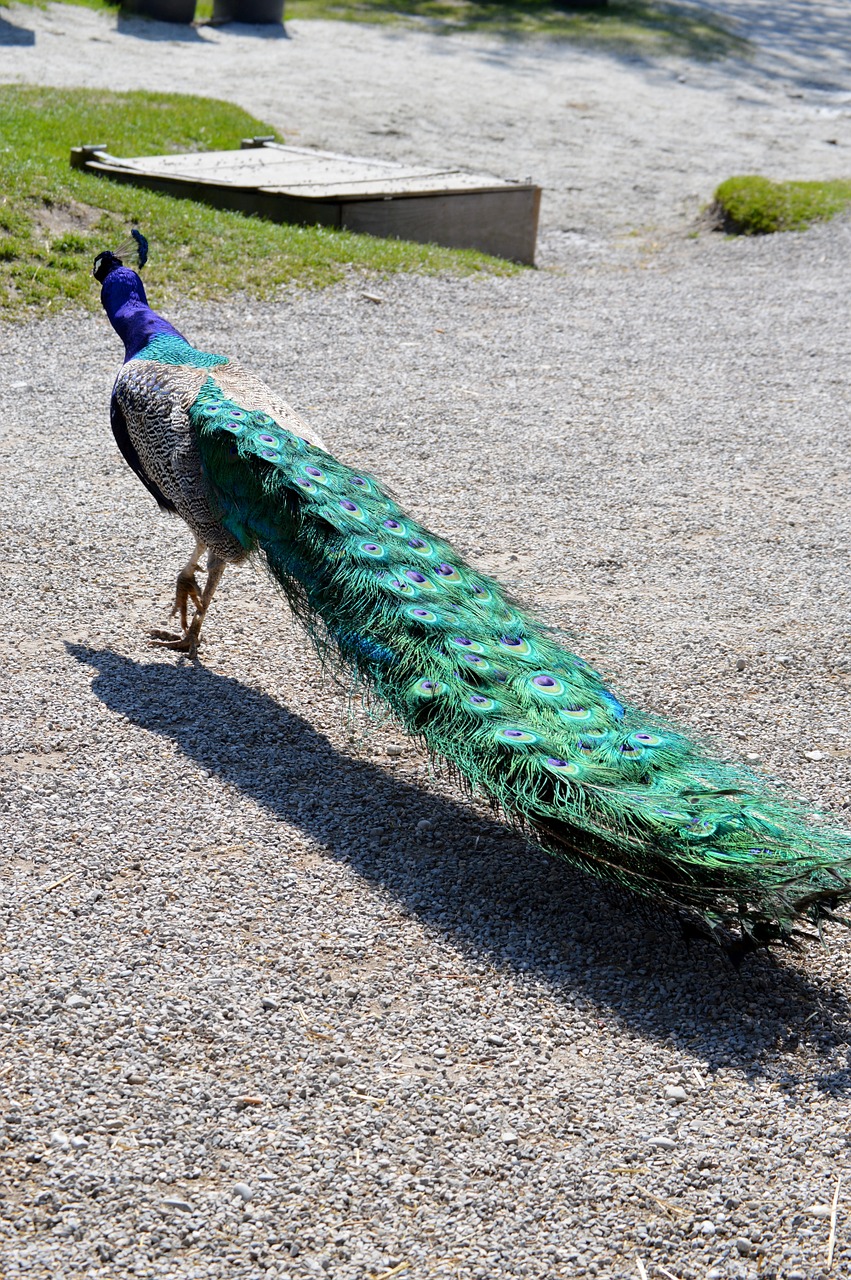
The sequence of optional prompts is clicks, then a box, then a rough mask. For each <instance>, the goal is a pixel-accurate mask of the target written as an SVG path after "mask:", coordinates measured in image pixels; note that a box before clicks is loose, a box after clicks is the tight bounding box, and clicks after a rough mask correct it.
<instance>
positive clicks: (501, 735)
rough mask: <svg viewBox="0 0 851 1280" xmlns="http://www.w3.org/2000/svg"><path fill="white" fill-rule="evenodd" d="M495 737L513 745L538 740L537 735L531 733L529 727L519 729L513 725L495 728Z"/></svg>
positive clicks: (523, 744) (522, 744)
mask: <svg viewBox="0 0 851 1280" xmlns="http://www.w3.org/2000/svg"><path fill="white" fill-rule="evenodd" d="M496 737H497V738H498V739H499V740H500V741H501V742H508V743H510V744H511V746H513V747H517V746H525V745H526V744H527V743H530V742H537V741H538V735H537V734H536V733H533V732H532V730H531V729H520V728H516V727H513V726H509V727H508V728H503V729H497V731H496Z"/></svg>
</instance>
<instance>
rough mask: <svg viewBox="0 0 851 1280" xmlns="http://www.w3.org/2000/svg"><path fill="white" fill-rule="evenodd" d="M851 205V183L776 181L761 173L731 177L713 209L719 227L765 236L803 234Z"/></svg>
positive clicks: (732, 232)
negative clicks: (798, 232)
mask: <svg viewBox="0 0 851 1280" xmlns="http://www.w3.org/2000/svg"><path fill="white" fill-rule="evenodd" d="M849 205H851V180H847V179H841V178H837V179H834V180H833V181H830V182H772V181H771V179H770V178H763V177H761V176H760V175H759V174H746V175H743V176H742V177H736V178H728V179H727V181H726V182H722V183H721V185H720V187H719V188H718V190H717V191H716V192H715V200H714V203H713V206H712V211H713V214H714V216H715V218H716V220H717V223H718V225H719V227H720V228H721V229H722V230H724V231H727V232H730V233H731V234H733V235H745V236H764V235H769V234H770V233H771V232H773V231H803V230H805V228H807V227H808V226H809V225H810V224H811V223H812V222H826V221H827V220H828V219H829V218H833V217H834V216H835V215H836V214H837V213H842V211H843V210H844V209H847V208H848V207H849Z"/></svg>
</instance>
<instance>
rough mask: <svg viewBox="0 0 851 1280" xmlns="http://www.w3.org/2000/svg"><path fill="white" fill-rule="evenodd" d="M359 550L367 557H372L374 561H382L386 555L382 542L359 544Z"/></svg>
mask: <svg viewBox="0 0 851 1280" xmlns="http://www.w3.org/2000/svg"><path fill="white" fill-rule="evenodd" d="M358 550H359V551H362V552H363V553H364V555H365V556H370V557H371V558H372V559H373V560H380V559H381V557H382V556H383V555H384V548H383V547H382V545H381V543H380V542H359V543H358Z"/></svg>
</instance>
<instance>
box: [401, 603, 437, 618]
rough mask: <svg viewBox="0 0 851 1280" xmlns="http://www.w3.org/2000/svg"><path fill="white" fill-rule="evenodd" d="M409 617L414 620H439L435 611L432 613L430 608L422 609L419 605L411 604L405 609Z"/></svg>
mask: <svg viewBox="0 0 851 1280" xmlns="http://www.w3.org/2000/svg"><path fill="white" fill-rule="evenodd" d="M405 612H406V613H407V615H408V617H409V618H413V619H414V621H415V622H439V621H440V619H439V618H438V616H437V614H436V613H432V611H431V609H423V608H422V607H421V606H420V605H412V606H411V607H410V608H408V609H406V610H405Z"/></svg>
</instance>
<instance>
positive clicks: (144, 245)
mask: <svg viewBox="0 0 851 1280" xmlns="http://www.w3.org/2000/svg"><path fill="white" fill-rule="evenodd" d="M125 259H128V265H130V266H132V267H134V268H138V269H139V270H141V269H142V267H144V265H145V263H146V262H147V261H148V242H147V240H146V239H145V237H144V236H143V235H142V233H141V231H140V230H139V229H138V227H134V228H133V230H132V231H131V232H130V239H129V240H125V241H124V243H123V244H120V245H119V246H118V248H117V249H116V250H115V251H113V250H111V249H106V250H105V251H104V252H103V253H99V254H98V256H97V257H96V258H95V263H94V266H93V268H92V275H93V276H94V278H95V280H97V281H98V283H99V284H104V283H105V281H106V277H107V276H108V275H110V274H111V273H112V272H113V271H115V270H116V269H117V268H118V267H123V266H124V265H125Z"/></svg>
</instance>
